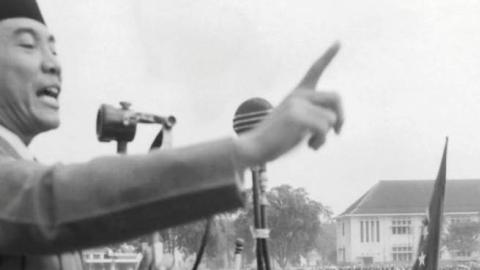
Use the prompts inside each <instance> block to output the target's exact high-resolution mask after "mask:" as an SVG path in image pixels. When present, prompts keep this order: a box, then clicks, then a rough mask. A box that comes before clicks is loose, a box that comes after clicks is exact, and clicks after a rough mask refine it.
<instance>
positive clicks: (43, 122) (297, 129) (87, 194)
mask: <svg viewBox="0 0 480 270" xmlns="http://www.w3.org/2000/svg"><path fill="white" fill-rule="evenodd" d="M338 48H339V47H338V45H334V46H333V47H331V48H330V49H329V50H328V51H327V52H326V53H325V55H324V56H322V57H321V58H320V59H319V60H318V61H317V62H316V63H315V64H314V65H313V67H312V68H311V69H310V70H309V71H308V72H307V74H306V76H305V78H304V79H303V80H302V81H301V82H300V84H299V85H298V86H297V87H296V88H295V89H294V90H293V91H292V92H291V93H289V94H288V95H287V97H286V98H285V99H284V100H283V102H282V103H281V104H280V105H279V106H278V107H277V108H275V109H274V110H273V112H272V113H271V114H270V115H269V116H268V117H267V118H266V119H265V120H264V121H263V122H262V123H261V125H259V126H258V127H257V128H255V129H253V130H252V131H250V132H247V133H245V134H244V135H242V136H240V137H239V138H236V139H233V138H224V139H219V140H215V141H211V142H206V143H203V144H198V145H193V146H189V147H184V148H179V149H172V150H165V151H153V152H151V153H149V154H145V155H135V156H106V157H99V158H96V159H93V160H91V161H89V162H86V163H81V164H72V165H64V164H55V165H52V166H46V165H42V164H40V163H38V162H36V161H35V160H34V159H33V156H32V155H31V154H30V153H29V151H28V148H27V146H28V145H29V144H30V142H31V141H32V139H33V138H34V137H35V136H36V135H38V134H40V133H42V132H45V131H48V130H52V129H55V128H57V127H58V126H59V115H58V110H59V106H60V104H59V101H58V97H59V95H61V94H62V69H61V66H60V63H59V61H58V59H57V56H56V50H55V38H54V36H53V35H52V34H51V33H50V32H49V30H48V28H47V26H46V24H45V22H44V19H43V17H42V14H41V12H40V10H39V8H38V6H37V4H36V3H35V1H34V0H0V269H13V270H15V269H22V270H25V269H27V270H33V269H35V270H43V269H48V270H56V269H64V270H76V269H82V263H81V256H80V251H81V249H83V248H88V247H93V246H98V245H104V244H107V243H112V242H118V241H124V240H127V239H130V238H132V237H136V236H140V235H144V234H146V233H150V232H153V231H155V230H158V229H163V228H166V227H169V226H174V225H178V224H181V223H185V222H189V221H193V220H195V219H198V218H201V217H205V216H208V215H211V214H214V213H218V212H223V211H227V210H232V209H235V208H238V207H241V206H242V204H243V201H242V185H243V182H242V179H241V175H242V173H243V171H244V169H245V168H247V167H251V166H254V165H256V164H261V163H264V162H267V161H271V160H273V159H276V158H277V157H279V156H281V155H283V154H284V153H286V152H288V151H289V150H291V149H292V148H293V147H295V146H296V145H297V144H299V143H300V142H301V141H302V140H303V139H304V138H305V137H308V138H309V140H308V142H309V145H310V147H312V148H313V149H318V148H319V147H320V146H321V145H322V144H323V143H324V142H325V138H326V135H327V133H328V132H329V131H330V129H334V130H335V131H336V132H337V133H338V132H340V129H341V126H342V123H343V114H342V107H341V103H340V99H339V97H338V96H337V95H336V94H334V93H327V92H316V91H314V88H315V85H316V82H317V80H318V78H319V77H320V75H321V73H322V71H323V70H324V69H325V67H326V66H327V64H328V63H329V62H330V60H331V59H332V58H333V57H334V55H335V54H336V52H337V50H338Z"/></svg>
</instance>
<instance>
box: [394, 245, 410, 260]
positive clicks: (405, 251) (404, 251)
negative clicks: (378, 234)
mask: <svg viewBox="0 0 480 270" xmlns="http://www.w3.org/2000/svg"><path fill="white" fill-rule="evenodd" d="M392 260H393V261H394V262H410V261H412V260H413V250H412V247H411V246H396V247H392Z"/></svg>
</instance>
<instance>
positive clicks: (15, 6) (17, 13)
mask: <svg viewBox="0 0 480 270" xmlns="http://www.w3.org/2000/svg"><path fill="white" fill-rule="evenodd" d="M9 18H30V19H33V20H36V21H38V22H40V23H42V24H45V21H44V20H43V16H42V13H41V12H40V9H39V8H38V5H37V2H36V1H35V0H0V20H4V19H9Z"/></svg>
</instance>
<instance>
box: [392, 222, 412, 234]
mask: <svg viewBox="0 0 480 270" xmlns="http://www.w3.org/2000/svg"><path fill="white" fill-rule="evenodd" d="M411 225H412V221H411V220H410V219H394V220H392V234H410V233H411V229H410V228H411Z"/></svg>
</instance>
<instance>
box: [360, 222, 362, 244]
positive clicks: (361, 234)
mask: <svg viewBox="0 0 480 270" xmlns="http://www.w3.org/2000/svg"><path fill="white" fill-rule="evenodd" d="M360 243H363V221H360Z"/></svg>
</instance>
